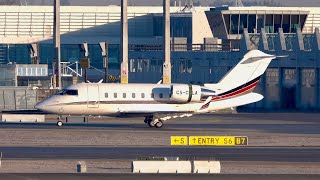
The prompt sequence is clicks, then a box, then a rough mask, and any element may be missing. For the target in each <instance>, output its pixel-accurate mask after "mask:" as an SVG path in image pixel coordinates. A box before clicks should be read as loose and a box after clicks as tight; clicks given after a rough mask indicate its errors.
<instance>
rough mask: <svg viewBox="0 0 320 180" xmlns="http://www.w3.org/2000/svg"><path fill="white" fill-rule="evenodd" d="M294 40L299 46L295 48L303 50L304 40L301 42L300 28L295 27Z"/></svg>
mask: <svg viewBox="0 0 320 180" xmlns="http://www.w3.org/2000/svg"><path fill="white" fill-rule="evenodd" d="M296 40H297V45H298V46H299V47H297V48H296V49H297V50H300V51H304V42H303V37H302V32H301V29H300V28H297V34H296ZM295 44H296V43H294V46H296V45H295Z"/></svg>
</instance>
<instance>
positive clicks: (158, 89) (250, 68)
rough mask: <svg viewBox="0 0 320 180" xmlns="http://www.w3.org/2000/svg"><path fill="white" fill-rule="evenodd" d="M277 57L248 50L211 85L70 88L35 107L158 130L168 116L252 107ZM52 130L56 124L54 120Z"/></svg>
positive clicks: (128, 85) (104, 84)
mask: <svg viewBox="0 0 320 180" xmlns="http://www.w3.org/2000/svg"><path fill="white" fill-rule="evenodd" d="M276 57H277V56H274V55H269V54H265V53H263V52H261V51H259V50H251V51H249V52H248V53H247V54H246V55H245V56H244V57H243V59H242V60H241V61H240V62H239V63H238V64H237V65H236V66H235V67H234V68H233V69H231V70H230V71H229V72H228V73H227V74H226V75H225V76H224V77H223V78H222V79H221V80H220V82H218V83H216V84H204V86H199V85H189V84H115V83H112V84H111V83H110V84H109V83H80V84H74V85H70V86H68V87H66V88H64V89H62V90H60V91H59V92H58V93H57V94H55V95H52V96H50V97H48V98H47V99H45V100H43V101H41V102H39V103H38V104H37V105H36V106H35V108H36V109H38V110H41V111H44V112H48V113H53V114H58V115H59V117H60V116H62V115H84V116H89V115H91V116H116V117H121V116H141V117H145V121H144V122H145V123H147V124H148V125H149V126H150V127H157V128H160V127H162V126H163V123H164V121H166V120H168V119H170V118H176V117H185V116H191V115H193V114H201V113H208V112H214V111H217V110H221V109H226V108H233V107H237V106H241V105H246V104H250V103H254V102H257V101H260V100H261V99H263V96H262V95H260V94H257V93H254V92H252V91H253V89H254V88H255V87H256V86H257V84H258V82H259V79H260V77H261V76H262V74H263V73H264V72H265V70H266V69H267V67H268V65H269V64H270V62H271V60H272V59H274V58H276ZM57 125H58V126H62V121H61V120H60V118H58V122H57Z"/></svg>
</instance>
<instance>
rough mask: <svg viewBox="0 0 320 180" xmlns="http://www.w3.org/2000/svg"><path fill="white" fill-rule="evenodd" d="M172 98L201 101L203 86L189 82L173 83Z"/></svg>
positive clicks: (179, 100) (183, 101) (184, 100)
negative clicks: (189, 83)
mask: <svg viewBox="0 0 320 180" xmlns="http://www.w3.org/2000/svg"><path fill="white" fill-rule="evenodd" d="M170 99H171V100H172V101H175V102H180V103H189V102H200V101H201V87H200V86H197V85H188V84H174V85H171V89H170Z"/></svg>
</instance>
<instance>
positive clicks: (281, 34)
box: [277, 28, 287, 51]
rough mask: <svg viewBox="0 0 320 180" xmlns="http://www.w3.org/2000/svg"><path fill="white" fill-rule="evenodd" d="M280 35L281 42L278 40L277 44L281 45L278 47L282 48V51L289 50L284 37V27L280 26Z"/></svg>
mask: <svg viewBox="0 0 320 180" xmlns="http://www.w3.org/2000/svg"><path fill="white" fill-rule="evenodd" d="M278 36H279V42H277V44H279V45H280V47H279V48H278V49H281V50H282V51H286V50H287V46H286V40H285V38H284V33H283V29H282V28H279V30H278Z"/></svg>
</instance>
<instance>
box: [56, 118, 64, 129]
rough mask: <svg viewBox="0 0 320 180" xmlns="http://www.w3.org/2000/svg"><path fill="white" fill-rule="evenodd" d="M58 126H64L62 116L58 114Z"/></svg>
mask: <svg viewBox="0 0 320 180" xmlns="http://www.w3.org/2000/svg"><path fill="white" fill-rule="evenodd" d="M57 126H59V127H61V126H63V122H62V120H61V116H58V122H57Z"/></svg>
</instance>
